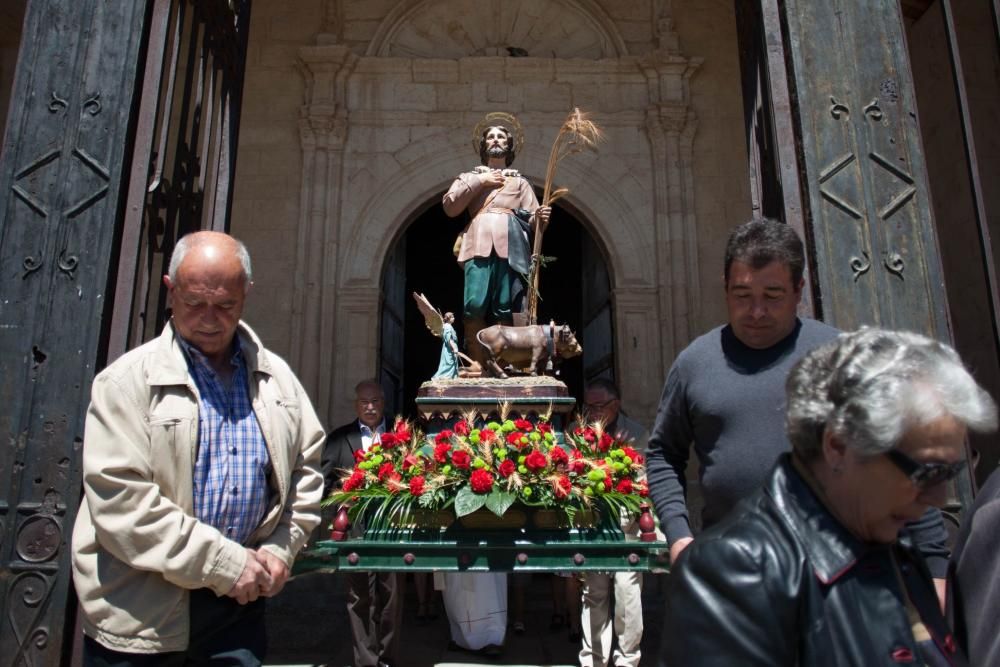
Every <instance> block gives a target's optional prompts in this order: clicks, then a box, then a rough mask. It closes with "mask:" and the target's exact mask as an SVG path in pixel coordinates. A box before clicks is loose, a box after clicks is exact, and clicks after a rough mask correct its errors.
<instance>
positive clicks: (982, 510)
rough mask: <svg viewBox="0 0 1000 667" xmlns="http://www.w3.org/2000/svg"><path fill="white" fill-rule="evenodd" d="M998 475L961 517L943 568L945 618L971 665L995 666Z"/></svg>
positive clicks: (999, 644)
mask: <svg viewBox="0 0 1000 667" xmlns="http://www.w3.org/2000/svg"><path fill="white" fill-rule="evenodd" d="M998 538H1000V472H994V473H993V474H992V475H990V478H989V479H988V480H987V481H986V484H985V485H983V488H981V489H980V490H979V495H978V496H976V502H975V503H974V504H973V505H972V509H970V510H969V511H968V513H966V515H965V519H964V520H963V522H962V530H961V532H959V534H958V540H957V541H956V542H955V551H954V552H953V553H952V556H951V563H950V564H949V567H948V613H949V619H950V620H951V622H952V627H954V628H955V637H956V638H957V639H958V644H959V646H961V647H962V648H964V649H965V651H966V653H967V654H968V656H969V664H970V665H1000V633H998V632H997V622H996V621H997V616H998V614H1000V549H998V548H997V540H998Z"/></svg>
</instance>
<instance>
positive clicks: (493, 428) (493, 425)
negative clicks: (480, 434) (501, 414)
mask: <svg viewBox="0 0 1000 667" xmlns="http://www.w3.org/2000/svg"><path fill="white" fill-rule="evenodd" d="M486 428H488V429H489V430H491V431H493V432H494V433H496V432H497V431H499V430H500V424H498V423H496V422H490V423H489V424H487V425H486Z"/></svg>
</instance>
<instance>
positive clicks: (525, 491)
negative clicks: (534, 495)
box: [521, 486, 531, 498]
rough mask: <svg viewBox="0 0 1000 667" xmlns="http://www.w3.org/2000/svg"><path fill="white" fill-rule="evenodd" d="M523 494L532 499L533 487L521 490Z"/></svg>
mask: <svg viewBox="0 0 1000 667" xmlns="http://www.w3.org/2000/svg"><path fill="white" fill-rule="evenodd" d="M521 493H522V494H523V495H524V497H525V498H530V497H531V487H530V486H526V487H524V488H523V489H521Z"/></svg>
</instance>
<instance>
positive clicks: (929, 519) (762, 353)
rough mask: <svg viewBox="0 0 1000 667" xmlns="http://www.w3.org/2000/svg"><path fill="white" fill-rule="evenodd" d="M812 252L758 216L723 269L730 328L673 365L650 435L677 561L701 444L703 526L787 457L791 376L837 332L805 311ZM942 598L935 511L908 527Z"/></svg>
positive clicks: (943, 558)
mask: <svg viewBox="0 0 1000 667" xmlns="http://www.w3.org/2000/svg"><path fill="white" fill-rule="evenodd" d="M804 267H805V253H804V250H803V246H802V241H801V240H800V239H799V237H798V235H797V234H796V233H795V231H794V230H793V229H792V228H791V227H789V226H788V225H786V224H784V223H781V222H777V221H773V220H751V221H750V222H747V223H744V224H742V225H740V226H739V227H737V228H736V229H735V230H733V232H732V234H731V235H730V237H729V241H728V242H727V245H726V254H725V262H724V271H723V285H724V287H725V299H726V310H727V314H728V320H729V323H728V324H726V325H724V326H720V327H717V328H715V329H713V330H711V331H709V332H708V333H706V334H705V335H703V336H701V337H700V338H697V339H696V340H694V341H693V342H692V343H691V344H690V345H689V346H688V347H687V348H686V349H685V350H683V351H682V352H681V353H680V354H679V355H678V356H677V359H676V360H675V361H674V365H673V367H672V368H671V369H670V372H669V373H668V374H667V380H666V383H665V385H664V388H663V394H662V396H661V398H660V406H659V409H658V411H657V415H656V422H655V423H654V425H653V431H652V434H651V436H650V439H649V453H648V458H647V476H648V480H649V493H650V497H651V498H652V499H653V503H654V505H655V508H656V512H657V514H658V516H659V519H660V523H661V526H662V527H663V531H664V533H666V536H667V541H668V542H669V543H670V561H671V563H673V562H674V561H676V560H677V558H678V557H679V556H680V554H681V552H682V551H683V550H684V549H685V548H686V547H687V546H688V545H689V544H690V543H691V542H692V540H693V539H694V537H693V533H692V530H691V521H690V518H689V514H688V507H687V501H686V491H687V480H686V478H685V471H686V468H687V464H688V457H689V452H690V449H691V447H692V445H693V446H694V452H695V455H696V456H697V459H698V479H699V483H700V486H701V494H702V498H703V500H704V509H703V511H702V515H701V519H702V527H703V528H707V527H709V526H711V525H712V524H714V523H716V522H718V521H719V520H720V519H722V517H723V516H725V515H726V514H727V513H728V512H729V511H730V510H731V509H732V508H733V507H734V506H735V505H736V503H737V502H738V501H740V500H741V499H742V498H745V497H746V496H748V495H750V494H751V493H752V492H753V491H754V490H755V489H756V488H757V487H758V486H760V484H761V483H762V482H763V481H764V480H765V479H766V477H767V475H768V473H769V472H770V470H771V468H772V467H773V466H774V464H775V461H776V460H777V458H778V456H779V455H781V454H782V453H784V452H787V451H789V448H790V446H789V443H788V438H787V437H786V435H785V428H784V422H785V379H786V376H787V375H788V371H789V369H790V368H791V367H792V366H793V365H794V364H795V362H797V361H798V360H799V359H801V358H802V357H804V356H805V355H806V354H808V353H809V352H810V351H812V350H813V349H815V348H817V347H819V346H820V345H822V344H823V343H826V342H828V341H830V340H833V339H834V338H836V337H837V336H838V335H839V333H840V332H839V331H838V330H837V329H834V328H833V327H830V326H827V325H825V324H823V323H821V322H817V321H815V320H810V319H802V318H799V317H798V315H797V309H798V305H799V301H800V299H801V297H802V288H803V286H804V284H805V281H804V279H803V271H804ZM910 528H911V530H912V531H913V532H914V539H915V541H916V543H917V544H918V545H919V546H920V549H921V551H922V552H923V555H924V557H925V558H926V559H927V564H928V566H929V567H930V570H931V573H932V574H933V575H934V577H935V580H936V581H935V583H936V584H937V585H938V592H939V594H940V596H941V598H942V599H943V597H944V577H945V572H946V569H947V558H948V549H947V546H946V544H945V542H946V539H947V533H946V532H945V530H944V524H943V522H942V519H941V514H940V512H939V511H938V510H937V509H935V508H931V509H929V510H928V511H927V514H925V515H924V517H923V518H922V519H921V520H920V521H917V522H914V523H913V524H912V525H911V526H910Z"/></svg>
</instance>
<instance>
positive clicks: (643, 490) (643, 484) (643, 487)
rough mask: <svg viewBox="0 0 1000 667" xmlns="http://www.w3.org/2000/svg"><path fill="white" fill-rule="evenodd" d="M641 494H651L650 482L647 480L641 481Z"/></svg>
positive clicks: (644, 495) (643, 495)
mask: <svg viewBox="0 0 1000 667" xmlns="http://www.w3.org/2000/svg"><path fill="white" fill-rule="evenodd" d="M639 495H640V496H641V497H643V498H645V497H646V496H648V495H649V484H647V483H646V480H642V481H641V482H639Z"/></svg>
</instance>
